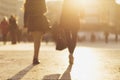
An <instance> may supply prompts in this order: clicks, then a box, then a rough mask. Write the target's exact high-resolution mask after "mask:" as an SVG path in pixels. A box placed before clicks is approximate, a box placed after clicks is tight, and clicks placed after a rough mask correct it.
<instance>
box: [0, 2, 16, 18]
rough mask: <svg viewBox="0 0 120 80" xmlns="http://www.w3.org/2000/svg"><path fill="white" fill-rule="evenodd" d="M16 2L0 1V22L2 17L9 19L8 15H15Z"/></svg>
mask: <svg viewBox="0 0 120 80" xmlns="http://www.w3.org/2000/svg"><path fill="white" fill-rule="evenodd" d="M17 4H18V1H17V0H0V20H1V19H2V18H3V16H6V17H10V15H12V14H14V15H17V14H18V12H17V8H18V6H17Z"/></svg>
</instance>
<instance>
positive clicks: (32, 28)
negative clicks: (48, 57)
mask: <svg viewBox="0 0 120 80" xmlns="http://www.w3.org/2000/svg"><path fill="white" fill-rule="evenodd" d="M24 10H25V11H24V27H26V28H27V29H28V32H30V33H31V35H32V37H33V40H34V56H33V64H39V63H40V62H39V59H38V57H39V48H40V46H41V41H42V37H43V34H44V33H45V32H46V31H48V30H49V22H48V20H47V18H46V16H45V13H46V12H47V8H46V3H45V0H26V2H25V6H24Z"/></svg>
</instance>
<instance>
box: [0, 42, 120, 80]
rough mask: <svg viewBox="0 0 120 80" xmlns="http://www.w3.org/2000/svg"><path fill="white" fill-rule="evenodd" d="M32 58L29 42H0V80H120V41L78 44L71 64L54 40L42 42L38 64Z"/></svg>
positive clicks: (31, 46)
mask: <svg viewBox="0 0 120 80" xmlns="http://www.w3.org/2000/svg"><path fill="white" fill-rule="evenodd" d="M32 57H33V44H32V43H19V44H17V45H11V44H10V43H7V44H6V45H2V43H0V80H59V79H60V80H120V43H114V42H113V43H109V44H105V43H103V42H102V43H89V42H86V43H79V44H78V46H77V47H76V49H75V53H74V64H73V65H72V66H70V65H69V64H68V52H67V49H65V50H63V51H56V50H55V45H54V44H53V43H49V44H45V43H42V46H41V51H40V56H39V58H40V61H41V63H40V64H39V65H35V66H34V65H32Z"/></svg>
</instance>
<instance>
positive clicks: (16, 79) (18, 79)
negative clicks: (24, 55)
mask: <svg viewBox="0 0 120 80" xmlns="http://www.w3.org/2000/svg"><path fill="white" fill-rule="evenodd" d="M33 67H34V65H32V64H31V65H29V66H27V67H26V68H25V69H23V70H21V71H19V72H18V73H17V74H15V75H14V76H12V77H11V78H9V79H7V80H21V79H22V78H23V77H24V76H25V75H26V74H27V73H28V72H29V71H30V70H31V69H32V68H33Z"/></svg>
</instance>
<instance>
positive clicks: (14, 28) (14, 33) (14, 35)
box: [9, 15, 18, 44]
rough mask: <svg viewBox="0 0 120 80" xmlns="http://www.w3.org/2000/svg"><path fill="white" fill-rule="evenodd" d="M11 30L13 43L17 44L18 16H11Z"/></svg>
mask: <svg viewBox="0 0 120 80" xmlns="http://www.w3.org/2000/svg"><path fill="white" fill-rule="evenodd" d="M9 31H10V36H11V43H12V44H16V43H17V31H18V25H17V22H16V18H15V16H13V15H11V17H10V18H9Z"/></svg>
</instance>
